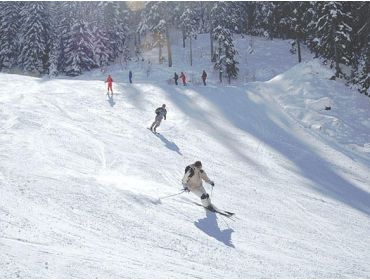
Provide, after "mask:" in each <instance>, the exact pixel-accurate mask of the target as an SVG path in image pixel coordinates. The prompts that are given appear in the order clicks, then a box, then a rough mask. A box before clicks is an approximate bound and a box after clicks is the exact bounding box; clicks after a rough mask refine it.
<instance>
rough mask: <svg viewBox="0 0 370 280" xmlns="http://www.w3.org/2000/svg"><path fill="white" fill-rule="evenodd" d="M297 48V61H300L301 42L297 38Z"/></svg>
mask: <svg viewBox="0 0 370 280" xmlns="http://www.w3.org/2000/svg"><path fill="white" fill-rule="evenodd" d="M297 50H298V62H299V63H301V62H302V56H301V42H300V40H299V39H297Z"/></svg>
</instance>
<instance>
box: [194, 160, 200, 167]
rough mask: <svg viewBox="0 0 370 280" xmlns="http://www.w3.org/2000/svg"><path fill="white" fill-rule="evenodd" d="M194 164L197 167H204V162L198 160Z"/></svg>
mask: <svg viewBox="0 0 370 280" xmlns="http://www.w3.org/2000/svg"><path fill="white" fill-rule="evenodd" d="M194 166H196V167H202V163H201V162H200V161H199V160H198V161H196V162H195V163H194Z"/></svg>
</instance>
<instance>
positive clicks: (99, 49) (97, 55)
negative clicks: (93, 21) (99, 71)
mask: <svg viewBox="0 0 370 280" xmlns="http://www.w3.org/2000/svg"><path fill="white" fill-rule="evenodd" d="M92 44H93V58H94V61H95V63H96V65H97V67H103V66H106V65H108V63H109V57H110V53H109V52H110V49H109V40H108V38H107V37H106V36H105V34H104V33H103V31H102V30H101V29H100V28H99V27H98V26H95V25H94V26H93V27H92Z"/></svg>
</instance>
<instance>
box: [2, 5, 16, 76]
mask: <svg viewBox="0 0 370 280" xmlns="http://www.w3.org/2000/svg"><path fill="white" fill-rule="evenodd" d="M19 10H20V4H19V2H10V1H9V2H1V3H0V70H2V68H12V67H13V66H15V65H16V62H17V57H18V37H17V30H18V28H19V26H20V22H19Z"/></svg>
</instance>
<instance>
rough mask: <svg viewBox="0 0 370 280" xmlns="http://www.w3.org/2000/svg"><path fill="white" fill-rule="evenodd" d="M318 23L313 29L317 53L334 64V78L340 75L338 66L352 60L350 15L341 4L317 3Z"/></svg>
mask: <svg viewBox="0 0 370 280" xmlns="http://www.w3.org/2000/svg"><path fill="white" fill-rule="evenodd" d="M316 8H317V12H318V17H319V19H318V21H317V24H316V27H315V31H316V36H317V39H318V51H319V53H320V54H321V55H322V56H323V57H325V58H327V59H329V60H332V61H334V62H335V69H336V76H337V77H339V74H340V73H341V70H340V67H339V64H340V63H343V64H347V65H348V64H349V63H350V60H351V59H352V54H351V52H350V43H351V37H352V27H351V26H349V23H350V22H351V18H352V17H351V15H350V13H349V12H347V11H345V9H344V7H343V4H342V3H341V2H317V7H316Z"/></svg>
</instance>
